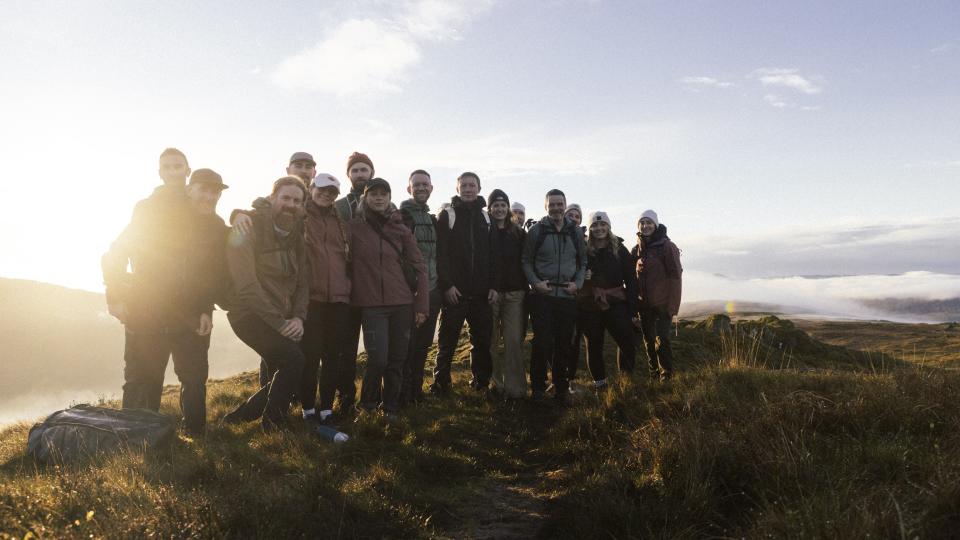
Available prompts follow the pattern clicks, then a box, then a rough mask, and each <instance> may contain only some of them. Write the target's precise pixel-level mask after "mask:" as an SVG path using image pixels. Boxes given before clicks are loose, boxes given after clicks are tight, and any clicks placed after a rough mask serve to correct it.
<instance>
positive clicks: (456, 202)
mask: <svg viewBox="0 0 960 540" xmlns="http://www.w3.org/2000/svg"><path fill="white" fill-rule="evenodd" d="M467 204H470V205H477V208H485V207H486V206H487V201H486V199H484V198H483V196H482V195H477V200H476V201H474V202H472V203H466V202H464V201H463V199H461V198H460V196H459V195H454V196H453V197H451V198H450V205H451V206H453V207H454V208H460V207H463V206H466V205H467Z"/></svg>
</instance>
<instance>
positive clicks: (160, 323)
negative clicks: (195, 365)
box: [101, 186, 227, 332]
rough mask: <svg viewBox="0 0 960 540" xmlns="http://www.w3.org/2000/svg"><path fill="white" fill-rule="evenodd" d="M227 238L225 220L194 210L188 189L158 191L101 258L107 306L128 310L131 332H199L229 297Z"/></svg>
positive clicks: (140, 205)
mask: <svg viewBox="0 0 960 540" xmlns="http://www.w3.org/2000/svg"><path fill="white" fill-rule="evenodd" d="M226 238H227V227H226V225H225V224H224V223H223V220H222V219H221V218H220V217H219V216H217V215H216V214H214V215H204V214H200V213H198V212H197V211H196V210H194V209H193V208H192V207H191V206H190V201H189V199H187V196H186V192H185V190H184V188H183V187H182V186H160V187H158V188H157V189H155V190H154V192H153V193H152V194H151V195H150V197H148V198H146V199H144V200H142V201H140V202H139V203H137V205H136V206H135V207H134V211H133V216H132V218H131V220H130V224H129V225H127V227H126V228H125V229H124V230H123V232H122V233H121V234H120V236H118V237H117V239H116V240H115V241H114V242H113V243H112V244H111V246H110V249H109V251H107V253H105V254H104V255H103V258H102V259H101V267H102V270H103V282H104V284H105V285H106V296H107V303H108V304H119V303H123V304H125V305H126V307H127V321H126V327H127V328H128V329H129V330H131V331H144V332H187V331H189V332H192V331H194V330H196V328H197V325H198V324H199V322H200V321H199V317H200V314H201V313H210V312H211V311H212V310H213V304H214V302H216V301H217V300H219V299H220V298H221V297H222V295H223V293H224V292H225V291H224V288H223V283H224V282H225V281H226V279H225V278H226V265H225V262H224V246H225V244H226ZM128 264H129V267H130V269H131V271H130V272H128V271H127V267H128Z"/></svg>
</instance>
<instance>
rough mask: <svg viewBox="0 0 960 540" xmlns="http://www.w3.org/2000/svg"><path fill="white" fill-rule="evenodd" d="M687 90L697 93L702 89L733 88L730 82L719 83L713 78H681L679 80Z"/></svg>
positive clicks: (719, 81) (718, 80)
mask: <svg viewBox="0 0 960 540" xmlns="http://www.w3.org/2000/svg"><path fill="white" fill-rule="evenodd" d="M680 83H682V84H683V85H684V86H685V87H686V88H687V90H691V91H693V92H699V91H700V90H701V89H703V88H732V87H733V86H735V85H734V84H733V83H732V82H728V81H721V80H720V79H716V78H714V77H682V78H681V79H680Z"/></svg>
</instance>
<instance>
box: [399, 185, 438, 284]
mask: <svg viewBox="0 0 960 540" xmlns="http://www.w3.org/2000/svg"><path fill="white" fill-rule="evenodd" d="M400 213H401V215H402V216H403V222H404V224H405V225H406V226H407V227H408V228H409V229H410V230H411V231H413V237H414V238H415V239H416V240H417V247H419V248H420V254H421V255H423V263H424V264H425V265H426V266H427V275H428V276H430V278H429V283H428V285H429V289H430V290H431V291H432V290H433V289H436V288H437V218H435V217H433V214H431V213H430V207H429V206H427V205H426V204H425V203H424V204H420V203H418V202H417V201H415V200H413V199H407V200H405V201H403V202H402V203H400Z"/></svg>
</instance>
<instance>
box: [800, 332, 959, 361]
mask: <svg viewBox="0 0 960 540" xmlns="http://www.w3.org/2000/svg"><path fill="white" fill-rule="evenodd" d="M797 325H798V326H799V327H800V328H802V329H803V330H805V331H806V332H808V333H809V334H810V335H812V336H813V337H815V338H816V339H818V340H821V341H823V342H825V343H830V344H833V345H838V346H841V347H845V348H849V349H854V350H857V351H860V352H861V354H863V355H867V356H870V357H871V358H873V361H874V362H876V363H879V362H881V361H889V360H891V359H893V360H901V361H905V362H911V363H916V364H930V365H936V366H940V367H945V368H958V367H960V323H955V322H953V323H941V324H903V323H892V322H884V321H864V322H853V321H844V322H835V321H799V322H798V323H797Z"/></svg>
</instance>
